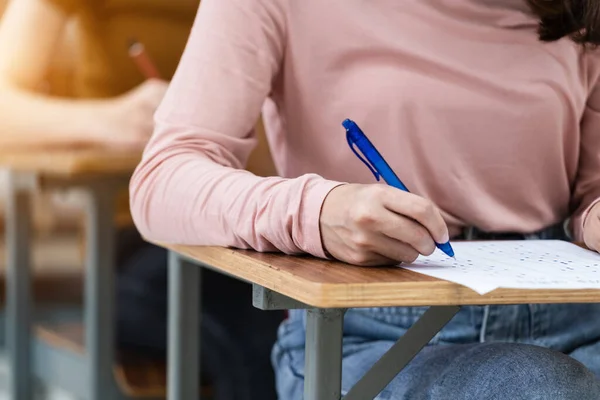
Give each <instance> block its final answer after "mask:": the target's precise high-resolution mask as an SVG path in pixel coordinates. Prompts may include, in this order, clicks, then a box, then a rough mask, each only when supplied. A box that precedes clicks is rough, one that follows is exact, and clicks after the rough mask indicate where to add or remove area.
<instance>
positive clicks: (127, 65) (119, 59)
mask: <svg viewBox="0 0 600 400" xmlns="http://www.w3.org/2000/svg"><path fill="white" fill-rule="evenodd" d="M198 6H199V1H198V0H178V1H172V0H145V1H133V0H117V1H110V2H108V1H104V0H12V1H11V2H10V3H9V4H8V7H7V9H6V12H5V14H4V16H3V19H2V23H1V25H0V146H2V147H3V148H5V149H6V148H15V149H31V148H34V147H40V146H42V147H45V148H49V147H56V146H61V147H65V146H67V147H70V146H103V147H109V148H113V149H114V150H115V151H123V150H127V151H135V150H139V151H141V149H142V148H143V146H144V145H145V143H146V141H147V140H148V138H149V136H150V134H151V133H152V129H153V127H152V124H153V122H152V121H153V114H154V111H155V109H156V108H157V106H158V104H159V102H160V101H161V100H162V98H163V95H164V93H165V90H166V88H167V82H166V81H164V80H161V79H148V78H149V77H148V76H144V73H143V71H142V70H140V68H139V66H138V65H136V63H134V62H133V61H132V59H131V58H130V56H129V54H128V48H129V46H130V45H131V40H132V39H135V40H137V41H139V43H141V44H143V46H144V48H145V50H146V52H147V54H148V55H149V56H150V58H151V59H152V61H153V62H154V63H155V67H156V71H157V73H158V74H159V75H160V76H161V77H162V78H165V79H170V77H171V76H172V74H173V72H174V71H175V68H176V66H177V64H178V62H179V59H180V56H181V54H182V52H183V49H184V47H185V44H186V41H187V37H188V34H189V32H190V28H191V26H192V23H193V20H194V16H195V14H196V11H197V8H198ZM69 24H74V25H72V26H73V27H74V30H73V33H74V37H73V39H74V40H75V41H74V43H75V47H74V48H73V56H74V60H73V77H72V81H71V85H70V86H71V90H72V93H71V95H72V96H70V97H58V96H52V95H51V94H49V93H48V90H47V89H48V86H47V85H46V84H47V81H48V77H49V74H50V71H51V66H52V64H53V61H54V58H55V56H56V52H57V49H58V48H59V47H58V46H59V44H60V42H61V40H63V38H64V37H65V35H64V33H65V29H66V28H67V26H69ZM50 92H52V82H50ZM269 160H270V155H269V152H268V150H267V147H266V145H265V141H264V140H261V144H260V145H259V150H258V151H257V152H255V156H254V158H252V159H251V160H250V162H249V165H248V167H249V169H250V170H252V171H253V172H254V173H256V174H259V175H270V174H273V173H274V171H273V168H272V165H271V164H270V163H269ZM123 203H124V204H125V205H126V204H127V202H126V201H125V202H123ZM118 242H119V244H118V247H119V248H118V259H119V260H118V263H119V266H120V268H119V282H118V310H117V312H118V315H119V321H118V334H117V336H118V341H119V343H120V345H121V346H124V347H128V348H135V349H142V350H143V351H145V352H151V351H158V352H160V353H163V352H164V347H165V344H166V290H167V289H166V253H165V251H164V250H162V249H159V248H156V247H154V246H151V245H149V244H147V243H145V242H143V241H142V240H141V238H140V236H139V234H138V233H137V231H135V229H134V228H129V229H123V230H121V231H120V232H119V238H118ZM203 287H204V289H206V290H205V295H206V298H205V300H204V301H203V312H204V315H203V326H202V334H203V342H202V346H203V351H202V356H203V370H204V371H206V373H207V374H208V375H209V376H210V377H211V378H212V380H213V381H214V383H215V386H216V387H215V389H216V390H217V396H219V395H221V396H222V398H228V399H237V398H248V399H254V398H256V399H261V400H264V399H269V398H272V397H274V389H273V378H272V371H271V368H270V364H269V352H270V348H271V346H272V344H273V342H274V340H275V331H276V327H277V326H278V324H279V322H280V321H281V319H282V314H279V313H263V312H259V311H258V310H254V309H253V308H252V307H251V304H250V290H251V289H250V287H249V286H248V285H246V284H242V283H240V282H237V281H233V280H231V279H229V278H224V277H221V276H218V275H216V274H211V273H210V272H207V273H206V274H205V275H204V286H203ZM207 291H208V292H207ZM223 379H225V380H228V381H223Z"/></svg>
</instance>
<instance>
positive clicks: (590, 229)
mask: <svg viewBox="0 0 600 400" xmlns="http://www.w3.org/2000/svg"><path fill="white" fill-rule="evenodd" d="M583 241H584V242H585V245H586V246H587V247H588V248H589V249H591V250H595V251H600V203H597V204H596V205H594V206H593V207H592V209H591V210H590V211H589V213H588V215H587V217H586V219H585V223H584V225H583Z"/></svg>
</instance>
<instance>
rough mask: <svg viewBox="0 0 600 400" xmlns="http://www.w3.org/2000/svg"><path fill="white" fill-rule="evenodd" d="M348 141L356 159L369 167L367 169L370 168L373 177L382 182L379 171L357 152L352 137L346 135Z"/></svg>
mask: <svg viewBox="0 0 600 400" xmlns="http://www.w3.org/2000/svg"><path fill="white" fill-rule="evenodd" d="M346 140H347V141H348V145H349V146H350V150H352V152H353V153H354V154H356V157H358V159H359V160H360V161H362V162H363V164H365V165H366V166H367V168H369V170H370V171H371V172H372V173H373V175H375V179H377V180H378V181H379V180H380V177H381V175H380V174H379V172H377V170H376V169H375V168H374V167H373V166H372V165H371V164H369V161H367V160H366V159H365V158H364V157H362V156H361V155H360V154H359V153H358V151H356V149H355V144H354V142H353V141H352V139H351V138H350V135H349V134H348V133H346Z"/></svg>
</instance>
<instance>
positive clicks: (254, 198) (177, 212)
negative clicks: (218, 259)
mask: <svg viewBox="0 0 600 400" xmlns="http://www.w3.org/2000/svg"><path fill="white" fill-rule="evenodd" d="M286 4H287V2H286V1H284V0H277V1H272V0H255V1H247V0H203V1H202V5H201V7H200V11H199V12H198V15H197V17H196V21H195V24H194V27H193V29H192V32H191V36H190V39H189V42H188V44H187V47H186V50H185V52H184V55H183V57H182V60H181V62H180V65H179V68H178V70H177V72H176V74H175V76H174V78H173V80H172V82H171V85H170V87H169V90H168V92H167V94H166V96H165V99H164V100H163V102H162V104H161V106H160V107H159V109H158V111H157V113H156V117H155V121H156V128H155V132H154V135H153V137H152V138H151V140H150V142H149V144H148V146H147V148H146V150H145V152H144V156H143V159H142V161H141V163H140V165H139V166H138V168H137V169H136V171H135V173H134V175H133V177H132V180H131V183H130V192H131V210H132V215H133V218H134V221H135V223H136V226H137V227H138V229H139V231H140V232H141V234H142V235H143V236H145V237H146V238H148V239H150V240H155V241H161V242H166V243H178V244H191V245H219V246H232V247H238V248H252V249H256V250H259V251H282V252H285V253H289V254H292V253H304V252H305V253H310V254H313V255H315V256H320V257H324V256H325V254H324V250H323V248H322V245H321V237H320V232H319V213H320V209H321V205H322V203H323V200H324V198H325V196H326V195H327V194H328V193H329V191H330V190H331V189H332V188H333V187H335V186H336V185H338V183H336V182H331V181H327V180H325V179H323V178H321V177H320V176H317V175H304V176H300V177H298V178H295V179H283V178H278V177H270V178H259V177H257V176H255V175H253V174H251V173H249V172H247V171H243V170H241V169H240V168H243V167H244V165H245V163H246V161H247V158H248V156H249V154H250V152H251V151H252V149H253V147H254V146H255V142H256V141H255V138H254V133H253V129H252V128H253V126H254V125H255V123H256V121H257V119H258V117H259V115H260V109H261V106H262V104H263V102H264V100H265V99H266V97H267V96H268V94H269V92H270V90H271V81H272V80H273V78H274V76H275V75H276V74H277V73H278V69H279V67H280V64H281V60H282V57H283V52H284V46H285V35H286Z"/></svg>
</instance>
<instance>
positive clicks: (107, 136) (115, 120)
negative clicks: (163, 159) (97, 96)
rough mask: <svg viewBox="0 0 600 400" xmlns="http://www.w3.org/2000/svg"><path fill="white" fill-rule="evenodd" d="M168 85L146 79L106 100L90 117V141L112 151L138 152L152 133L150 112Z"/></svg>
mask: <svg viewBox="0 0 600 400" xmlns="http://www.w3.org/2000/svg"><path fill="white" fill-rule="evenodd" d="M167 87H168V84H167V82H165V81H162V80H158V79H150V80H147V81H145V82H144V83H142V84H140V85H139V86H137V87H135V88H134V89H132V90H130V91H129V92H127V93H125V94H123V95H121V96H119V97H116V98H114V99H111V100H108V101H107V103H106V107H102V109H101V110H100V112H99V113H98V114H97V115H95V116H94V122H93V123H94V124H97V125H96V129H94V128H93V127H92V129H93V134H92V138H91V140H92V141H93V142H94V143H96V144H99V145H101V146H106V147H112V148H116V149H124V148H126V149H133V150H135V149H142V148H143V147H144V146H145V145H146V142H147V141H148V139H149V138H150V136H151V135H152V132H153V130H154V112H155V111H156V109H157V108H158V106H159V104H160V102H161V101H162V99H163V97H164V95H165V92H166V90H167Z"/></svg>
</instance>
